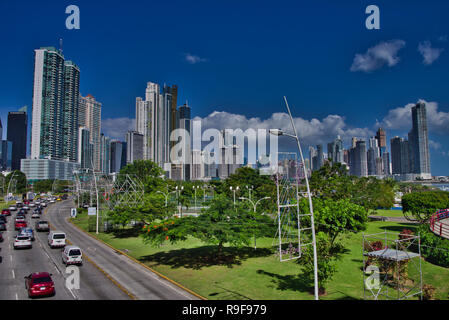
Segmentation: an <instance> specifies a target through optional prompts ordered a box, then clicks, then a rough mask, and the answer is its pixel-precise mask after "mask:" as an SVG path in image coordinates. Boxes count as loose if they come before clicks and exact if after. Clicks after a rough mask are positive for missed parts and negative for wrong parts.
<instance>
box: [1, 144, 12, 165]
mask: <svg viewBox="0 0 449 320" xmlns="http://www.w3.org/2000/svg"><path fill="white" fill-rule="evenodd" d="M0 142H1V148H0V170H1V171H11V170H12V142H11V141H8V140H1V141H0Z"/></svg>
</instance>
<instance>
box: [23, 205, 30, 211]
mask: <svg viewBox="0 0 449 320" xmlns="http://www.w3.org/2000/svg"><path fill="white" fill-rule="evenodd" d="M22 209H23V210H27V211H28V210H30V207H29V206H23V208H22Z"/></svg>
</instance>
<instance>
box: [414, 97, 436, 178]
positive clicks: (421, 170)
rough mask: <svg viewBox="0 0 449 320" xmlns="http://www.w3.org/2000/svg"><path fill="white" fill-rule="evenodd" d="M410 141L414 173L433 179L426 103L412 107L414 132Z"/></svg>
mask: <svg viewBox="0 0 449 320" xmlns="http://www.w3.org/2000/svg"><path fill="white" fill-rule="evenodd" d="M410 137H411V138H412V139H411V140H410V139H409V141H410V143H411V145H412V154H411V158H412V159H413V170H414V173H416V174H419V175H421V176H422V177H423V178H425V179H430V178H431V172H430V154H429V140H428V139H429V138H428V130H427V111H426V104H425V103H424V102H419V103H417V104H416V105H415V106H414V107H412V130H411V134H410Z"/></svg>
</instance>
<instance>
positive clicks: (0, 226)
mask: <svg viewBox="0 0 449 320" xmlns="http://www.w3.org/2000/svg"><path fill="white" fill-rule="evenodd" d="M6 229H7V228H6V223H4V222H0V231H7V230H6Z"/></svg>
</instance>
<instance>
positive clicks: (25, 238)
mask: <svg viewBox="0 0 449 320" xmlns="http://www.w3.org/2000/svg"><path fill="white" fill-rule="evenodd" d="M17 240H30V237H20V236H19V237H17Z"/></svg>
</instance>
